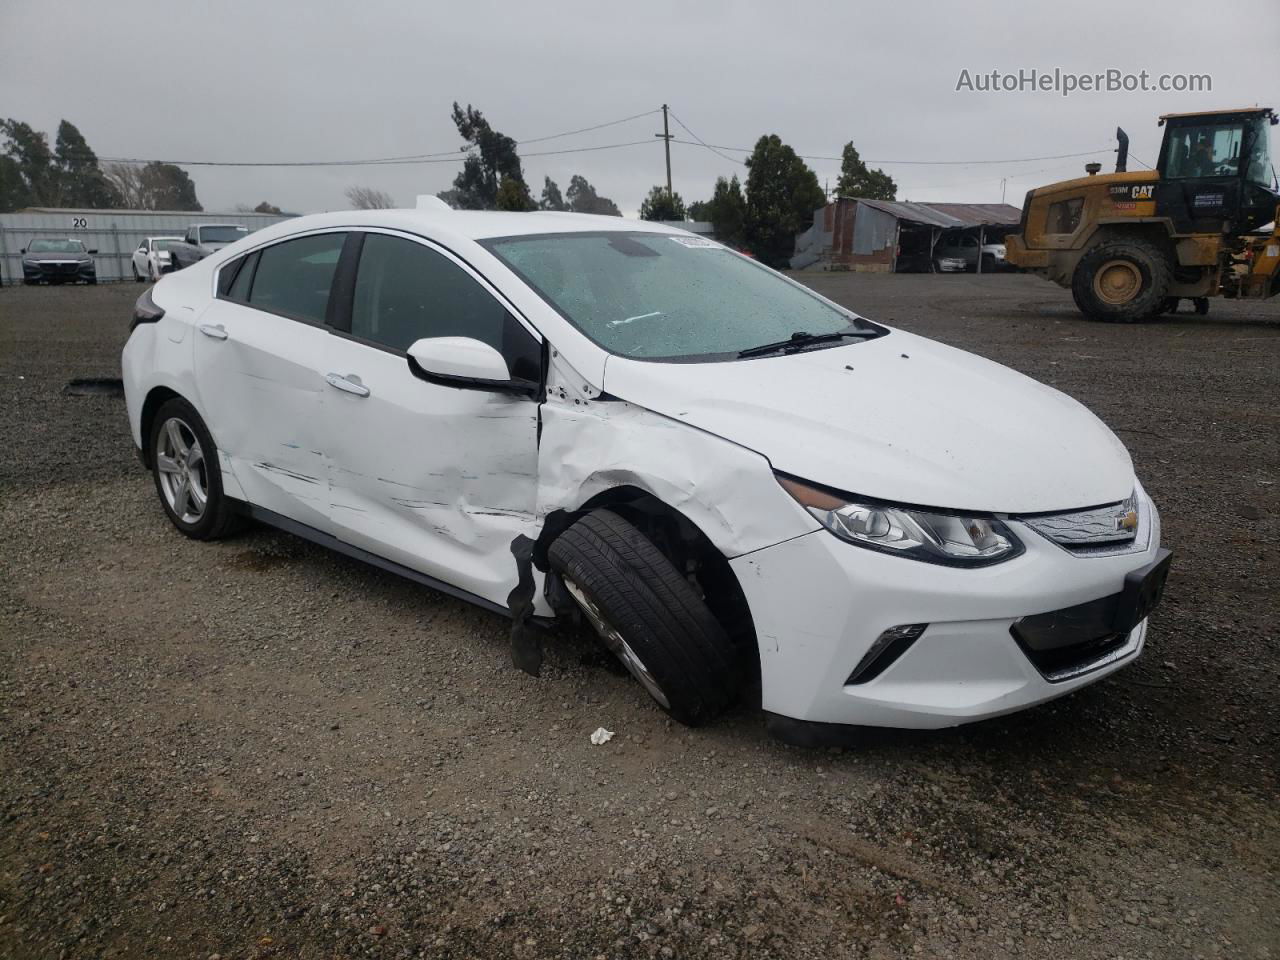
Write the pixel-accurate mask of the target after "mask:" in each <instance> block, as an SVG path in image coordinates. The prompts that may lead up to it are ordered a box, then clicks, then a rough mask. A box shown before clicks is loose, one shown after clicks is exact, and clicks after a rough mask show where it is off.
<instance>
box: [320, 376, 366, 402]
mask: <svg viewBox="0 0 1280 960" xmlns="http://www.w3.org/2000/svg"><path fill="white" fill-rule="evenodd" d="M354 376H355V374H348V375H347V376H345V377H344V376H343V375H342V374H340V373H326V374H325V375H324V378H325V380H327V381H328V383H329V386H331V387H337V388H338V389H339V390H341V391H343V392H344V393H349V394H351V395H352V396H355V397H367V396H368V395H369V388H368V387H366V386H365V385H364V384H363V383H359V382H358V381H359V379H360V378H359V377H356V379H355V380H351V379H350V377H354Z"/></svg>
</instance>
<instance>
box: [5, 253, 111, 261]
mask: <svg viewBox="0 0 1280 960" xmlns="http://www.w3.org/2000/svg"><path fill="white" fill-rule="evenodd" d="M22 259H23V260H59V261H61V262H63V263H68V262H70V261H72V260H75V261H76V262H77V263H88V262H89V261H90V260H92V259H93V257H91V256H89V254H87V253H53V252H52V251H42V252H40V253H24V254H23V255H22Z"/></svg>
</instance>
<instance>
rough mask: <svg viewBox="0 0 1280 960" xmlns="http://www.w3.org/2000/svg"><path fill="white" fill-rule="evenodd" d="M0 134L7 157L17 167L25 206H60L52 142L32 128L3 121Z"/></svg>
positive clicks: (27, 125)
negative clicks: (50, 146) (0, 134)
mask: <svg viewBox="0 0 1280 960" xmlns="http://www.w3.org/2000/svg"><path fill="white" fill-rule="evenodd" d="M0 133H2V134H4V137H5V140H6V143H5V145H4V154H5V156H7V157H11V158H12V159H13V161H14V163H15V164H17V174H18V177H19V178H20V179H21V181H22V185H23V186H22V193H23V194H24V196H25V203H24V206H27V205H29V206H37V207H52V206H57V203H58V192H59V191H58V186H59V184H58V170H57V167H56V166H55V165H54V159H53V153H52V152H51V151H50V150H49V138H48V137H47V136H45V135H44V134H43V133H41V132H40V131H39V130H35V129H33V128H32V127H31V125H30V124H27V123H23V122H22V121H21V120H14V119H8V120H0ZM10 170H11V171H12V167H10ZM10 175H12V173H11V174H10Z"/></svg>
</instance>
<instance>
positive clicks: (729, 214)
mask: <svg viewBox="0 0 1280 960" xmlns="http://www.w3.org/2000/svg"><path fill="white" fill-rule="evenodd" d="M705 206H706V208H707V210H706V216H705V217H704V218H700V217H694V219H695V220H698V219H707V220H710V221H711V223H712V224H713V225H714V226H715V231H716V237H717V238H719V240H720V241H721V242H722V243H727V244H729V245H730V246H734V247H741V246H743V245H744V244H745V242H746V238H745V236H744V235H743V228H744V225H745V223H746V220H747V201H746V200H745V199H743V196H742V185H741V184H740V183H739V182H738V178H737V176H736V175H735V176H734V177H733V179H731V180H726V179H725V178H724V177H720V178H718V179H717V180H716V189H715V193H713V194H712V195H711V199H710V200H708V201H707V203H706V204H705ZM690 215H692V208H691V211H690Z"/></svg>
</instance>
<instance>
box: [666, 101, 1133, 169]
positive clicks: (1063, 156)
mask: <svg viewBox="0 0 1280 960" xmlns="http://www.w3.org/2000/svg"><path fill="white" fill-rule="evenodd" d="M672 116H674V114H672ZM676 122H677V123H679V119H678V118H677V120H676ZM680 126H682V127H684V124H683V123H681V124H680ZM685 129H686V130H688V129H689V128H688V127H685ZM673 142H675V143H683V144H687V145H689V146H691V147H706V148H707V149H708V150H711V151H713V152H715V153H719V151H721V150H735V151H738V152H739V153H753V152H754V148H749V147H728V146H725V145H724V144H720V143H706V142H705V141H703V140H698V139H695V140H679V139H677V140H675V141H673ZM1111 149H1112V148H1111V147H1099V148H1098V149H1097V150H1084V151H1082V152H1080V153H1059V154H1055V155H1053V156H1047V157H1006V158H1003V159H993V160H875V159H870V158H865V159H863V161H862V162H863V163H881V164H885V165H894V164H901V165H908V166H922V167H963V166H969V165H975V164H989V163H1031V162H1032V161H1035V160H1069V159H1072V158H1074V157H1092V156H1094V155H1095V154H1099V153H1107V152H1110V151H1111ZM720 156H722V157H723V156H724V154H720ZM796 156H797V157H799V158H800V159H802V160H831V161H837V162H838V161H841V160H843V159H844V158H843V157H827V156H819V155H817V154H812V153H797V154H796ZM725 159H726V160H733V162H734V163H742V162H743V161H741V160H734V159H733V158H732V157H725Z"/></svg>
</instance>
